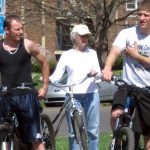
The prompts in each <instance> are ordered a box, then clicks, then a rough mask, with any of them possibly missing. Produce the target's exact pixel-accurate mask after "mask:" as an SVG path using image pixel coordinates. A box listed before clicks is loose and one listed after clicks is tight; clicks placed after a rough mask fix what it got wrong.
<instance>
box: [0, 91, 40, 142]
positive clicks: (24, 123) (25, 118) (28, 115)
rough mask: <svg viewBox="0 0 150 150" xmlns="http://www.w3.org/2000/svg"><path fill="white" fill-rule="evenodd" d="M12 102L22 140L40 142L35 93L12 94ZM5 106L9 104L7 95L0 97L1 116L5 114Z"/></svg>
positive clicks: (37, 103) (37, 102) (37, 104)
mask: <svg viewBox="0 0 150 150" xmlns="http://www.w3.org/2000/svg"><path fill="white" fill-rule="evenodd" d="M12 103H13V110H14V111H15V113H16V115H17V119H18V122H19V126H18V129H19V131H20V134H21V137H22V140H23V141H24V142H26V143H31V142H33V141H40V142H41V141H42V138H41V132H40V113H39V101H38V100H37V99H36V96H35V94H32V93H31V94H26V95H21V96H13V101H12ZM7 106H9V100H8V97H2V98H1V99H0V110H1V112H0V116H1V118H2V117H5V116H6V112H7V110H8V107H7Z"/></svg>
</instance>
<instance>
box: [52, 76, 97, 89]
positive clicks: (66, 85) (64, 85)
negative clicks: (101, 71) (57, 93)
mask: <svg viewBox="0 0 150 150" xmlns="http://www.w3.org/2000/svg"><path fill="white" fill-rule="evenodd" d="M96 74H97V73H95V74H92V75H91V74H90V73H88V74H87V76H86V77H85V78H83V79H82V80H81V81H79V82H78V83H73V84H62V83H58V82H54V83H53V82H51V83H50V84H51V85H53V86H55V87H59V88H65V87H73V86H75V85H79V84H82V83H83V82H84V81H85V80H86V79H87V78H90V77H95V76H96Z"/></svg>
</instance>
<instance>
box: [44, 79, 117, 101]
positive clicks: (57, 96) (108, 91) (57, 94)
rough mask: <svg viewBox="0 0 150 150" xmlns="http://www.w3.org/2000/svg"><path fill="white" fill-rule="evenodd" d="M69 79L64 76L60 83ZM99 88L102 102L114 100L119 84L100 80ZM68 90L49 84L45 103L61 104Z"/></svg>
mask: <svg viewBox="0 0 150 150" xmlns="http://www.w3.org/2000/svg"><path fill="white" fill-rule="evenodd" d="M66 81H67V77H64V78H62V80H60V83H62V84H65V83H66ZM97 86H98V90H99V93H100V100H101V103H105V102H112V99H113V96H114V93H115V92H116V90H117V86H116V85H114V84H113V82H106V81H102V82H98V83H97ZM65 94H66V92H65V91H64V90H62V89H61V88H59V87H55V86H53V85H51V84H49V86H48V91H47V94H46V96H45V104H60V103H64V97H65Z"/></svg>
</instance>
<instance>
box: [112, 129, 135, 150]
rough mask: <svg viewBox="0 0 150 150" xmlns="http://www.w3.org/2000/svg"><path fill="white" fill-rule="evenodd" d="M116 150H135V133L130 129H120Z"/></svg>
mask: <svg viewBox="0 0 150 150" xmlns="http://www.w3.org/2000/svg"><path fill="white" fill-rule="evenodd" d="M114 150H135V139H134V133H133V131H132V130H131V129H130V128H128V127H123V128H120V130H119V131H118V134H117V137H116V143H115V148H114Z"/></svg>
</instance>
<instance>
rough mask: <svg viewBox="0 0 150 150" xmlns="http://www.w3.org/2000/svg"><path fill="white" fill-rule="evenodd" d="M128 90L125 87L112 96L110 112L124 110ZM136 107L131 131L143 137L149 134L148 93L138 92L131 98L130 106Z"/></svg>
mask: <svg viewBox="0 0 150 150" xmlns="http://www.w3.org/2000/svg"><path fill="white" fill-rule="evenodd" d="M127 90H128V89H127V88H126V87H125V86H121V87H119V88H118V91H117V92H116V93H115V95H114V100H113V105H112V110H114V109H118V108H119V109H120V108H121V109H124V106H125V103H126V97H127V93H128V91H127ZM135 105H136V111H135V116H134V118H133V130H134V131H135V132H137V133H142V134H143V135H149V134H150V115H149V114H150V93H148V92H146V91H144V90H140V91H139V92H138V94H137V95H136V96H134V97H132V106H133V107H134V106H135Z"/></svg>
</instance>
